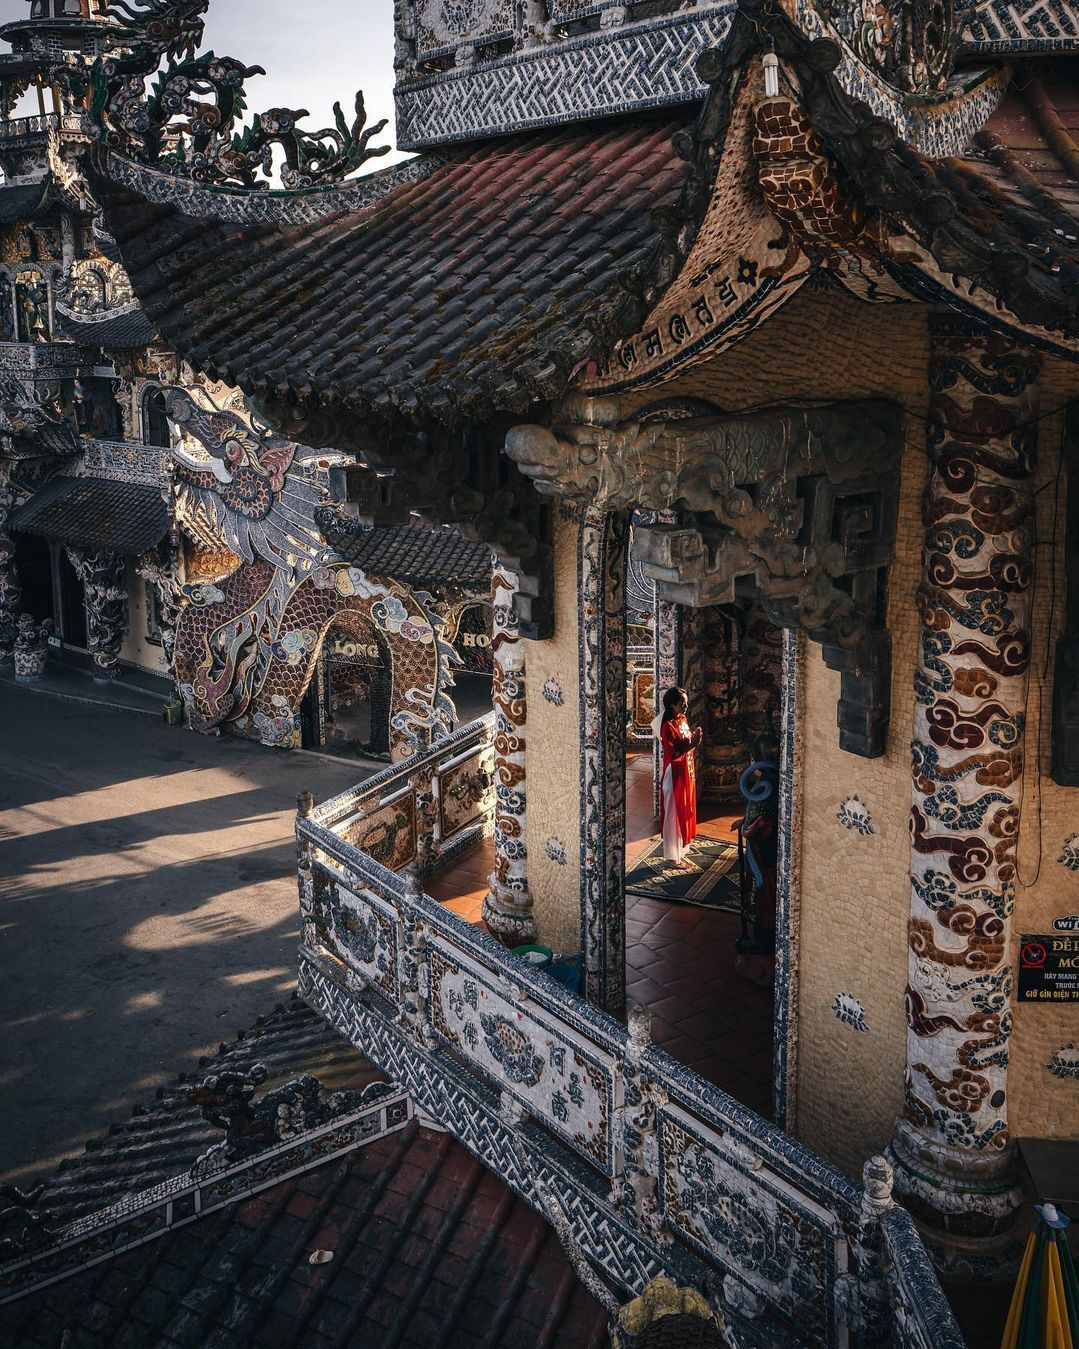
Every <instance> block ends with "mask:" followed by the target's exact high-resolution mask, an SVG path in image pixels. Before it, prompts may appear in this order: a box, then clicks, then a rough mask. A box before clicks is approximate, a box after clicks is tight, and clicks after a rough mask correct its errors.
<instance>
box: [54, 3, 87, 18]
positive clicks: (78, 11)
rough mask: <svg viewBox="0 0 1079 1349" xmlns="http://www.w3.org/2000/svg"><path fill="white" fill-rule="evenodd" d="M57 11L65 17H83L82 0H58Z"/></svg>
mask: <svg viewBox="0 0 1079 1349" xmlns="http://www.w3.org/2000/svg"><path fill="white" fill-rule="evenodd" d="M56 12H57V14H62V15H63V16H64V18H75V19H78V18H81V16H82V0H57V4H56Z"/></svg>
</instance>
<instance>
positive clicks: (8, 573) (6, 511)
mask: <svg viewBox="0 0 1079 1349" xmlns="http://www.w3.org/2000/svg"><path fill="white" fill-rule="evenodd" d="M10 471H11V470H10V465H4V464H0V665H10V664H11V662H12V660H13V659H14V653H15V637H16V634H17V632H18V626H17V621H18V617H19V606H20V605H21V603H22V587H21V586H20V585H19V576H18V573H17V572H16V570H15V541H14V540H13V539H12V537H11V536H10V534H8V532H7V522H8V517H9V516H10V514H11V510H12V507H13V506H14V505H15V491H14V488H13V487H12V485H11V482H10V481H9V474H10Z"/></svg>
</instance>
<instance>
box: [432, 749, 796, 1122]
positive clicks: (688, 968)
mask: <svg viewBox="0 0 1079 1349" xmlns="http://www.w3.org/2000/svg"><path fill="white" fill-rule="evenodd" d="M738 818H740V814H739V815H735V814H714V815H711V816H709V815H708V814H707V813H706V812H705V813H704V815H703V817H702V819H701V820H700V821H699V824H698V827H699V830H700V832H701V833H702V834H706V835H709V836H710V837H712V838H726V839H730V840H732V841H733V839H734V828H733V826H734V823H735V821H736V820H737V819H738ZM655 833H656V821H655V818H654V816H653V814H652V756H651V754H649V753H642V754H631V755H630V756H629V758H628V760H627V763H626V865H627V867H629V866H632V865H633V862H634V861H635V860H636V858H637V857H638V856H639V855H640V854H641V852H642V851H643V850H644V848H645V847H646V846H647V844H648V841H649V839H651V838H652V837H654V835H655ZM493 866H494V844H493V842H492V841H490V840H487V841H485V842H484V843H483V844H482V845H481V846H480V847H478V848H476V849H475V850H474V851H473V852H471V853H469V854H468V856H467V857H465V858H463V859H462V860H461V861H460V862H458V863H457V865H456V866H454V867H451V868H449V869H448V870H446V871H444V872H442V873H441V874H440V875H439V876H437V877H435V878H434V879H433V880H432V881H431V882H429V884H428V886H427V891H428V893H429V894H430V895H431V896H432V897H433V898H434V899H437V900H440V901H441V902H442V903H444V904H445V905H446V907H447V908H449V909H452V910H453V911H454V912H455V913H459V914H460V915H461V917H462V918H466V919H467V920H468V921H469V922H472V923H478V922H480V921H481V906H482V904H483V896H484V893H485V892H486V889H487V877H488V876H489V875H490V872H491V870H492V868H493ZM626 908H627V912H626V948H627V950H626V965H627V968H626V981H627V991H628V994H629V997H630V998H632V999H633V1001H634V1002H638V1003H641V1004H643V1005H644V1006H646V1007H648V1008H650V1009H651V1011H652V1015H653V1021H652V1038H653V1040H654V1041H655V1043H656V1044H657V1045H658V1046H659V1047H660V1048H661V1049H663V1050H665V1051H666V1052H667V1053H668V1054H670V1055H671V1056H672V1058H675V1059H677V1060H678V1061H679V1062H680V1063H683V1064H685V1065H686V1067H687V1068H692V1069H693V1071H694V1072H696V1073H699V1074H700V1076H701V1077H703V1078H705V1079H706V1080H707V1081H709V1082H712V1083H713V1084H714V1085H715V1086H717V1087H721V1088H722V1089H723V1090H724V1091H726V1092H729V1093H730V1094H731V1095H732V1096H733V1097H735V1099H736V1100H739V1101H741V1102H742V1103H743V1104H744V1105H747V1106H749V1107H750V1109H751V1110H755V1111H757V1113H758V1114H761V1115H769V1114H770V1113H771V1106H772V993H771V990H770V989H765V988H759V987H757V986H756V985H754V984H751V983H749V982H748V981H747V980H746V979H743V978H741V977H740V976H739V975H737V974H735V972H734V941H735V938H736V937H737V936H738V933H739V931H740V928H739V922H738V918H737V917H736V916H735V915H734V914H729V913H719V912H715V911H712V910H709V909H702V908H697V907H696V906H694V905H691V904H672V903H664V902H663V901H661V900H655V899H645V898H642V897H640V896H635V895H630V896H629V897H628V898H627V905H626Z"/></svg>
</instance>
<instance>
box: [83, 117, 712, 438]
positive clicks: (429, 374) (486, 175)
mask: <svg viewBox="0 0 1079 1349" xmlns="http://www.w3.org/2000/svg"><path fill="white" fill-rule="evenodd" d="M695 115H696V113H695V110H685V111H682V112H679V113H677V114H667V115H665V116H664V117H663V118H656V117H655V116H652V117H647V118H640V117H638V118H633V119H619V120H612V121H608V122H603V123H597V124H586V125H575V126H572V127H569V128H566V129H564V130H560V131H550V130H548V131H544V132H542V133H534V134H528V135H521V136H515V137H510V138H504V139H500V140H496V141H490V142H484V143H480V144H477V145H475V146H473V147H471V148H469V149H462V150H459V151H455V152H454V153H453V154H451V155H449V156H446V157H445V160H444V162H442V161H440V163H439V164H438V166H437V167H436V168H434V170H433V171H432V172H431V173H429V174H428V175H427V176H426V177H424V178H423V179H422V181H419V182H411V183H404V184H402V185H400V186H398V187H396V188H395V189H394V190H392V191H390V192H389V193H388V194H387V196H385V197H384V198H382V199H381V200H379V201H378V202H377V203H376V204H375V205H374V206H371V207H368V208H366V209H363V210H351V211H341V212H339V213H337V214H335V215H329V216H327V217H326V218H324V219H322V220H320V221H318V222H317V223H313V224H310V225H305V226H293V227H289V226H286V225H273V224H250V223H246V224H245V223H230V222H229V220H228V219H226V218H224V217H225V215H226V214H227V203H225V204H223V206H222V218H220V219H212V218H205V219H203V218H195V217H191V216H187V215H184V214H183V213H182V210H181V208H180V207H178V206H176V205H171V204H169V203H167V202H152V201H150V200H147V199H146V198H145V197H144V196H141V195H139V194H136V193H135V192H134V191H133V190H132V189H129V188H123V187H120V186H119V185H117V184H116V183H111V182H110V181H109V180H108V179H105V178H99V179H98V180H97V187H98V190H99V191H100V193H101V195H102V197H103V198H104V202H105V210H106V219H107V223H108V227H109V229H110V231H111V232H112V234H113V235H114V236H115V238H116V240H117V242H118V244H119V247H120V250H121V253H122V255H123V260H124V265H125V267H126V269H127V272H128V274H129V276H130V278H131V281H132V283H133V285H134V287H135V290H136V293H137V294H138V295H139V298H140V299H141V300H142V302H143V305H144V307H145V309H146V313H147V315H148V317H149V318H150V321H151V322H152V323H153V324H154V327H155V328H156V329H157V331H158V332H159V333H160V334H161V336H162V338H163V339H164V340H165V341H167V342H168V343H169V344H170V345H171V346H172V347H174V348H175V349H176V350H178V351H179V352H180V353H181V354H182V355H184V356H185V357H187V358H189V359H190V360H192V361H193V362H194V363H195V364H196V365H198V366H200V367H201V368H203V369H205V370H207V371H209V372H210V373H211V374H212V375H214V376H215V377H220V378H223V379H225V380H227V381H228V382H229V383H231V384H239V385H241V386H242V387H243V388H245V389H246V390H248V391H249V392H254V393H256V394H275V395H276V394H279V393H280V392H281V391H282V390H292V391H293V392H294V393H296V394H298V395H300V396H307V394H308V393H310V394H312V395H314V396H317V397H318V398H319V399H321V400H323V401H337V402H341V403H347V404H348V406H349V409H350V411H356V412H361V413H362V412H365V411H366V412H369V411H371V410H374V411H375V412H387V413H388V412H390V411H392V410H393V409H394V408H395V407H396V408H400V409H403V410H404V411H406V412H413V411H421V410H425V409H426V410H430V411H432V412H434V413H435V414H444V415H446V416H447V417H449V416H452V415H454V414H455V413H457V412H459V411H460V412H463V413H464V414H465V415H474V414H476V413H478V412H483V411H490V410H491V409H493V408H506V409H514V410H520V409H521V408H523V407H526V406H528V405H529V404H530V403H532V402H534V401H535V400H536V399H537V398H544V397H551V396H554V395H556V394H559V393H561V392H562V391H563V390H564V388H565V387H566V384H567V381H568V379H569V376H570V374H571V372H572V371H573V370H574V369H575V368H576V367H577V365H578V364H579V363H580V362H581V361H583V360H585V359H586V358H588V357H589V356H592V355H596V354H597V351H598V349H599V348H602V347H603V346H604V340H605V339H607V338H611V335H612V333H615V332H616V331H617V335H623V334H624V333H625V332H628V331H632V330H633V328H634V327H635V326H636V321H637V320H639V319H640V318H641V317H643V311H642V309H641V301H640V299H639V298H638V296H639V294H640V293H641V292H642V291H643V289H644V288H645V285H646V283H647V282H648V278H649V276H650V270H649V268H650V263H651V262H652V261H653V260H654V257H655V255H656V253H657V250H658V249H659V248H660V245H661V237H660V232H659V230H658V229H657V226H656V224H654V223H653V219H652V211H653V209H654V208H656V207H657V206H660V205H663V204H666V203H668V202H671V201H673V200H675V199H676V198H677V195H678V193H679V190H680V189H681V187H682V186H683V183H684V181H685V179H686V174H687V165H686V161H685V160H684V159H682V158H680V157H679V156H678V154H677V153H676V152H675V150H674V148H673V146H672V137H673V136H675V134H676V133H678V132H679V131H681V130H683V129H685V128H686V127H687V126H688V125H690V124H691V123H692V121H693V119H694V117H695ZM634 292H637V294H634Z"/></svg>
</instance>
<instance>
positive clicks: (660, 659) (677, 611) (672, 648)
mask: <svg viewBox="0 0 1079 1349" xmlns="http://www.w3.org/2000/svg"><path fill="white" fill-rule="evenodd" d="M655 650H656V712H657V713H658V712H659V711H660V709H661V708H662V706H663V695H664V694H665V693H666V692H667V690H668V689H673V688H678V687H679V686H680V685H681V683H682V606H681V605H680V604H671V603H670V601H668V600H657V601H656V627H655ZM662 778H663V745H662V744H661V742H660V740H659V737H658V736H657V737H656V738H655V740H654V741H653V744H652V809H653V811H654V813H655V814H656V815H658V814H659V789H660V783H661V781H662Z"/></svg>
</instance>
